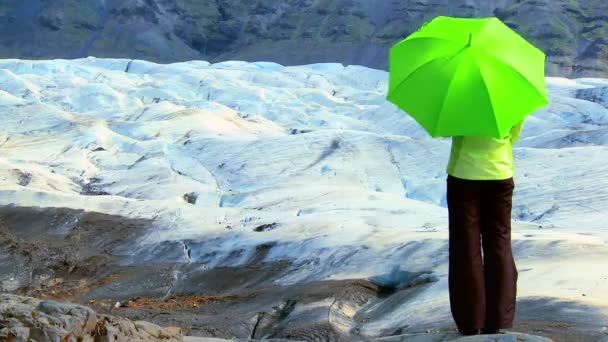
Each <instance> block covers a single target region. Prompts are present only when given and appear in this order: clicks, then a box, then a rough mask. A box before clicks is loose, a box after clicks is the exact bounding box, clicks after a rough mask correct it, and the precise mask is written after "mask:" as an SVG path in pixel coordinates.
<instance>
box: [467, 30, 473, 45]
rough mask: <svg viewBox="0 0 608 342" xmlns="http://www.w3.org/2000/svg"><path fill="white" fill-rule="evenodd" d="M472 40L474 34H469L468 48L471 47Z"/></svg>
mask: <svg viewBox="0 0 608 342" xmlns="http://www.w3.org/2000/svg"><path fill="white" fill-rule="evenodd" d="M471 40H473V32H469V42H468V43H467V46H471Z"/></svg>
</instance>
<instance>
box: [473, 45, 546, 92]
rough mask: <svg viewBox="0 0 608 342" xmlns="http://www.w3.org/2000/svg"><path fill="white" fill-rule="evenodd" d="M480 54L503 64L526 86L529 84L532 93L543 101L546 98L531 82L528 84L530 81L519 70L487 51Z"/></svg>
mask: <svg viewBox="0 0 608 342" xmlns="http://www.w3.org/2000/svg"><path fill="white" fill-rule="evenodd" d="M482 53H483V54H484V55H485V56H488V57H490V58H492V59H494V60H495V61H497V62H499V63H501V64H503V65H504V66H506V67H507V68H509V69H511V70H513V71H514V72H515V73H516V74H517V75H518V76H519V77H520V78H522V79H523V80H524V81H526V83H528V84H529V85H530V86H531V87H532V88H533V89H534V91H535V92H536V93H537V94H539V95H540V96H541V97H542V98H543V99H544V98H546V96H545V95H544V94H542V93H541V92H540V91H539V90H538V88H536V86H535V85H534V84H532V82H530V79H528V77H526V76H525V75H524V74H522V73H521V72H520V71H519V70H517V69H516V68H514V67H513V66H512V65H511V64H509V63H507V62H505V61H503V60H502V59H500V58H499V57H498V56H495V55H493V54H491V53H488V52H487V51H482Z"/></svg>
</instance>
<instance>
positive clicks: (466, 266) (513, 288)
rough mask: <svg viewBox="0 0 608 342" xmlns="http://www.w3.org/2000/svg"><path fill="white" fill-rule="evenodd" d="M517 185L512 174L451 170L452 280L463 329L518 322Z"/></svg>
mask: <svg viewBox="0 0 608 342" xmlns="http://www.w3.org/2000/svg"><path fill="white" fill-rule="evenodd" d="M514 187H515V185H514V182H513V178H509V179H506V180H465V179H459V178H456V177H452V176H448V179H447V202H448V211H449V231H450V238H449V239H450V240H449V275H448V283H449V290H450V308H451V310H452V317H453V318H454V321H455V322H456V326H457V327H458V329H459V330H460V331H463V330H472V329H483V328H487V329H502V328H512V327H513V319H514V316H515V297H516V292H517V275H518V274H517V268H516V266H515V261H514V259H513V254H512V251H511V209H512V197H513V189H514ZM482 249H483V255H482Z"/></svg>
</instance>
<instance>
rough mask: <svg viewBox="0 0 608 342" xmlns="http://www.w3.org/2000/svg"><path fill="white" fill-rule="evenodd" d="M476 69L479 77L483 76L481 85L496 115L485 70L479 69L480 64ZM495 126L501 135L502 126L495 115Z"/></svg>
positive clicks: (476, 64) (476, 65)
mask: <svg viewBox="0 0 608 342" xmlns="http://www.w3.org/2000/svg"><path fill="white" fill-rule="evenodd" d="M475 61H476V62H477V58H475ZM475 67H476V68H477V71H478V72H479V75H480V76H481V83H482V84H483V89H485V90H486V96H487V97H488V102H490V107H491V108H492V113H494V114H496V113H495V112H494V104H493V103H492V97H491V96H490V90H489V89H488V85H487V84H486V80H485V78H484V77H483V70H482V69H481V68H480V67H479V63H475ZM494 124H495V125H496V132H498V135H500V126H499V125H498V118H497V117H496V115H494ZM501 138H502V137H501Z"/></svg>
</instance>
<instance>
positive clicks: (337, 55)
mask: <svg viewBox="0 0 608 342" xmlns="http://www.w3.org/2000/svg"><path fill="white" fill-rule="evenodd" d="M437 15H454V16H493V15H496V16H498V17H499V18H501V19H503V20H504V21H505V22H506V23H507V24H508V25H510V26H511V27H513V28H514V29H516V30H517V31H519V32H520V33H521V34H522V35H524V37H526V38H528V39H529V40H530V41H531V42H533V43H534V44H536V45H538V46H539V47H540V48H541V49H543V50H544V51H546V52H547V54H548V56H549V58H548V64H547V73H548V75H551V76H567V77H580V76H607V75H608V62H607V60H608V38H607V37H608V2H605V1H597V0H518V1H515V0H493V1H485V0H456V1H454V0H449V1H448V0H406V1H391V0H383V1H368V0H281V1H276V2H268V1H266V0H252V1H240V0H126V1H118V0H103V1H102V0H52V1H42V0H5V1H2V3H1V4H0V42H1V44H0V57H5V58H6V57H8V58H36V59H37V58H78V57H86V56H89V55H92V56H98V57H121V58H137V59H145V60H151V61H157V62H175V61H185V60H192V59H202V60H208V61H212V62H216V61H222V60H229V59H231V60H235V59H236V60H248V61H259V60H265V61H274V62H278V63H281V64H284V65H298V64H308V63H316V62H340V63H344V64H358V65H365V66H369V67H373V68H381V69H386V67H387V53H388V48H389V47H390V46H391V45H392V44H393V43H395V42H396V41H398V40H399V39H402V38H404V37H405V36H406V35H407V34H409V33H410V32H412V31H414V30H415V29H416V28H417V27H419V25H420V24H422V23H423V22H424V21H426V20H430V19H432V18H433V17H435V16H437Z"/></svg>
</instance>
